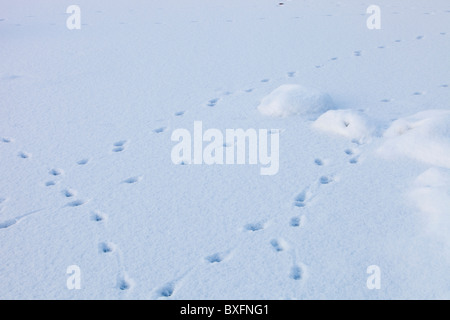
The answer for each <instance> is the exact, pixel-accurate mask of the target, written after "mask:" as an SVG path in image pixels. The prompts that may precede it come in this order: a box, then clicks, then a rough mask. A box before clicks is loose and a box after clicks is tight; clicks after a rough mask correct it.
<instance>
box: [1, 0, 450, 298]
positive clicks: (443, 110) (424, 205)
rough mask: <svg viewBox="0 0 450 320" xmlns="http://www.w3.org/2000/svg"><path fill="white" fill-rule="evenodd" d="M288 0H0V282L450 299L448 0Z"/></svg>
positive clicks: (95, 290)
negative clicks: (266, 168)
mask: <svg viewBox="0 0 450 320" xmlns="http://www.w3.org/2000/svg"><path fill="white" fill-rule="evenodd" d="M279 2H280V1H271V0H246V1H242V0H239V1H238V0H229V1H219V0H217V1H207V0H183V1H181V0H167V1H133V0H131V1H127V2H119V1H117V2H111V1H106V0H96V1H87V0H80V1H77V3H76V4H77V5H79V6H80V8H81V29H80V30H68V29H67V28H66V19H67V18H68V16H69V14H67V13H66V9H67V7H68V6H69V5H71V4H73V3H71V2H67V3H66V2H61V1H56V0H42V1H26V0H17V1H2V2H1V3H0V38H1V40H2V41H1V46H2V49H1V50H0V98H1V99H0V177H1V180H2V183H1V184H0V243H1V246H0V299H39V298H47V299H48V298H56V299H324V298H329V299H398V298H408V299H429V298H444V299H448V298H450V277H449V274H448V271H449V270H450V268H449V267H450V237H449V236H448V235H449V234H450V223H449V216H450V209H449V208H450V204H449V199H450V195H449V191H450V180H449V179H450V173H449V170H450V165H449V163H450V142H449V126H450V120H449V119H450V116H449V110H450V87H449V86H450V59H449V53H450V3H449V2H448V0H434V1H420V0H412V1H400V0H379V1H377V3H376V4H377V5H379V6H380V8H381V19H382V20H381V29H380V30H369V29H368V28H367V27H366V20H367V18H368V14H367V13H366V10H367V8H368V7H369V6H370V5H372V4H373V3H372V2H366V1H356V0H355V1H353V0H350V1H336V0H324V1H312V0H297V1H295V0H292V1H283V3H284V4H283V5H279ZM307 88H308V89H307ZM310 88H317V89H310ZM317 90H320V91H317ZM327 96H329V97H330V98H329V99H332V101H333V103H332V105H331V107H330V105H329V103H328V101H329V99H328V98H325V97H327ZM329 109H333V110H329ZM261 113H263V114H261ZM267 115H272V116H267ZM273 116H275V117H273ZM194 121H202V122H203V126H204V127H205V128H216V129H218V130H221V131H222V132H225V130H226V129H237V128H242V129H250V128H253V129H255V130H258V129H269V130H272V129H273V130H278V132H279V133H280V135H279V139H280V157H279V162H280V163H279V172H278V174H276V175H273V176H261V175H260V174H259V167H258V166H255V165H179V164H174V163H173V162H172V161H171V157H170V155H171V150H172V147H173V146H174V142H172V141H171V139H170V137H171V133H172V132H173V131H174V130H176V129H178V128H184V129H187V130H189V131H191V132H192V130H193V125H194ZM229 147H233V146H228V145H224V148H229ZM72 265H76V266H79V269H80V272H81V282H80V283H81V289H79V290H69V289H68V288H67V286H66V283H67V279H68V277H69V275H68V274H67V273H66V271H67V268H68V267H69V266H72ZM373 265H376V266H378V267H379V268H380V270H381V288H380V289H379V290H369V289H368V287H367V285H366V283H367V279H368V277H369V276H370V275H369V274H367V268H368V267H369V266H373Z"/></svg>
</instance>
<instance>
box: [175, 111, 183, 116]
mask: <svg viewBox="0 0 450 320" xmlns="http://www.w3.org/2000/svg"><path fill="white" fill-rule="evenodd" d="M182 115H184V111H177V112H175V116H177V117H180V116H182Z"/></svg>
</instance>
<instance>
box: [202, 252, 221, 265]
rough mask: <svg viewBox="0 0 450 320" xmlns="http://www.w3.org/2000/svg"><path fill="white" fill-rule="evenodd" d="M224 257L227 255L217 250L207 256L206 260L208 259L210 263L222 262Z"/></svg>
mask: <svg viewBox="0 0 450 320" xmlns="http://www.w3.org/2000/svg"><path fill="white" fill-rule="evenodd" d="M224 259H225V255H224V254H222V253H220V252H216V253H214V254H212V255H210V256H207V257H206V258H205V260H206V261H208V262H209V263H219V262H222V261H223V260H224Z"/></svg>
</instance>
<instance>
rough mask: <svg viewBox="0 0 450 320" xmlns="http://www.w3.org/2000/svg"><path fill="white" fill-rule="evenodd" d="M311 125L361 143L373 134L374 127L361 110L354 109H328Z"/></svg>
mask: <svg viewBox="0 0 450 320" xmlns="http://www.w3.org/2000/svg"><path fill="white" fill-rule="evenodd" d="M313 127H314V128H316V129H319V130H321V131H324V132H327V133H331V134H336V135H340V136H344V137H346V138H349V139H352V140H354V141H357V142H361V143H362V142H364V141H365V140H366V139H368V138H369V137H370V136H371V135H372V134H373V132H374V128H375V127H374V125H372V124H371V123H370V121H369V119H368V118H367V117H366V116H365V115H364V114H363V113H362V112H358V111H355V110H329V111H327V112H326V113H324V114H323V115H321V116H320V117H319V118H318V119H317V120H316V121H315V122H314V123H313Z"/></svg>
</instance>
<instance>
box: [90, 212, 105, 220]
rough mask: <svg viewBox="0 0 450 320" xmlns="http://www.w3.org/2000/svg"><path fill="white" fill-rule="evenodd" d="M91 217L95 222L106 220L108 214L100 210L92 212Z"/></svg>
mask: <svg viewBox="0 0 450 320" xmlns="http://www.w3.org/2000/svg"><path fill="white" fill-rule="evenodd" d="M91 219H92V221H95V222H101V221H104V220H106V215H105V214H104V213H102V212H100V211H93V212H91Z"/></svg>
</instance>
